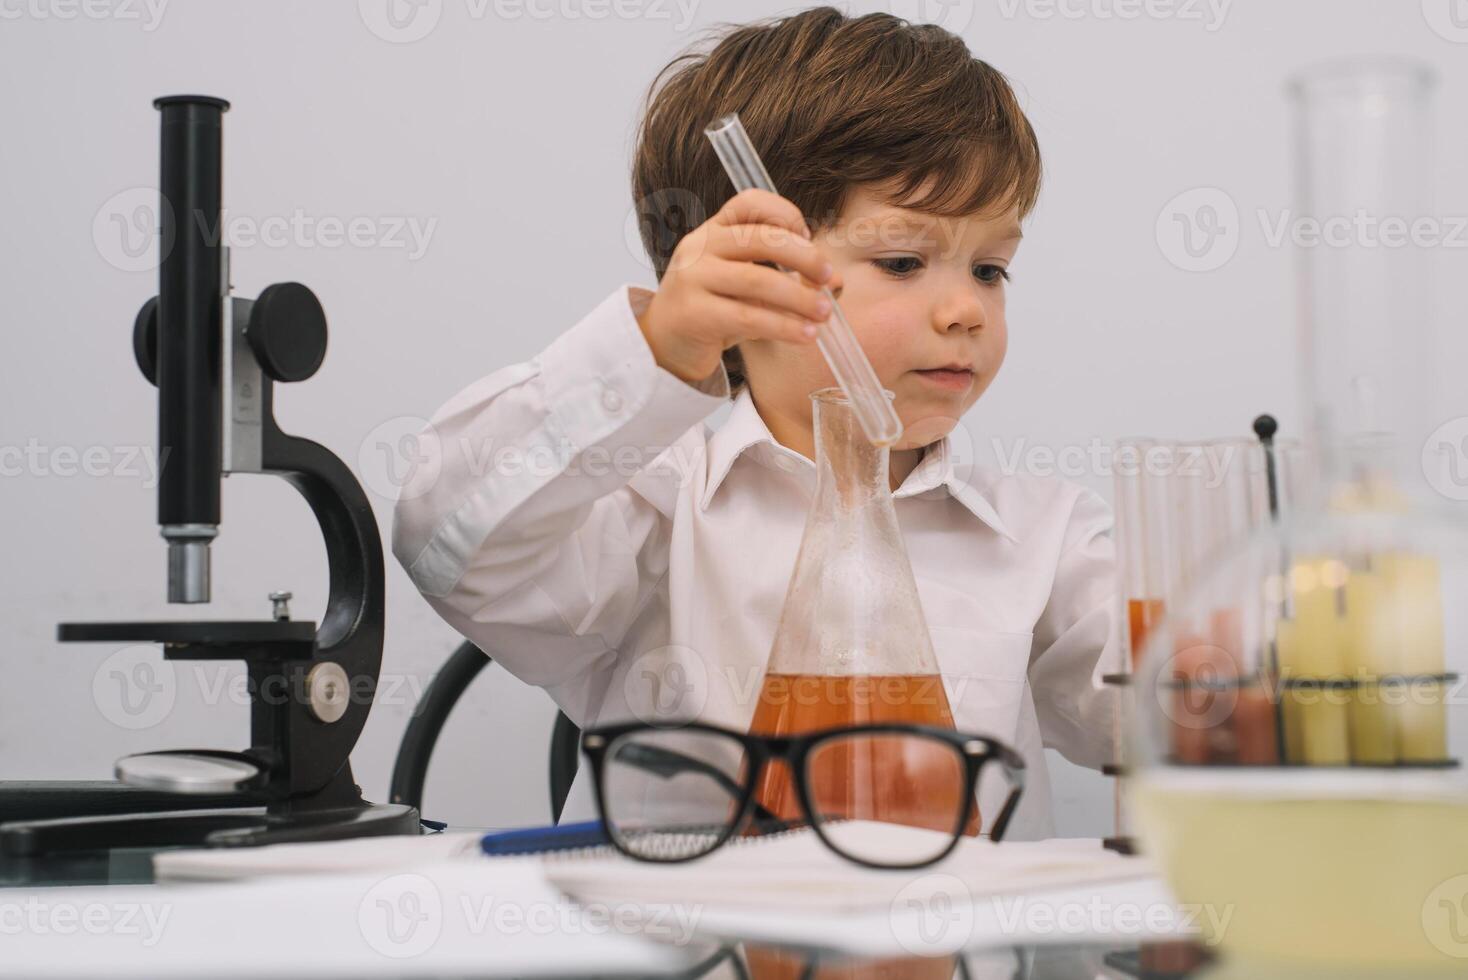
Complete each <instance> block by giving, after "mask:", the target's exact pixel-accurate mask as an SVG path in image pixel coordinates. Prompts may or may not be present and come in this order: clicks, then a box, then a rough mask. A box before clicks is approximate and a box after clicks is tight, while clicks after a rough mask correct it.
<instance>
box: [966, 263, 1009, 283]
mask: <svg viewBox="0 0 1468 980" xmlns="http://www.w3.org/2000/svg"><path fill="white" fill-rule="evenodd" d="M974 278H976V279H978V280H979V282H982V283H987V284H990V285H992V284H994V283H996V282H999V281H1001V280H1003V281H1004V282H1008V281H1009V270H1008V269H1006V268H1004V266H1002V265H976V266H974Z"/></svg>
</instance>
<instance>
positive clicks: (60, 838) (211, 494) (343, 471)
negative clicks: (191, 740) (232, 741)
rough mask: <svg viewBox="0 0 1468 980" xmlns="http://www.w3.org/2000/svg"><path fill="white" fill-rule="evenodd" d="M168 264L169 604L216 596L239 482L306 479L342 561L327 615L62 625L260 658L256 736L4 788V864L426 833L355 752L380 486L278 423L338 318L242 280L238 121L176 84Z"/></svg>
mask: <svg viewBox="0 0 1468 980" xmlns="http://www.w3.org/2000/svg"><path fill="white" fill-rule="evenodd" d="M154 107H155V108H157V109H158V110H159V111H160V112H161V114H162V154H161V179H160V184H159V192H160V198H161V200H160V205H161V206H160V209H159V215H160V222H161V228H160V233H161V236H162V237H161V240H160V254H161V256H162V262H161V265H160V268H159V282H158V295H157V296H155V297H153V298H152V299H150V300H148V301H147V303H145V304H144V305H143V308H142V310H141V311H140V312H139V313H138V315H137V318H136V321H135V323H134V327H133V353H134V356H135V358H136V360H137V364H138V367H139V368H140V369H141V370H142V372H143V374H144V376H146V377H147V379H148V380H149V381H150V382H152V383H153V384H154V385H156V386H157V388H158V446H159V450H160V459H162V460H164V461H165V462H164V465H163V467H162V471H161V473H160V483H159V486H158V523H159V525H160V526H161V530H162V536H163V538H164V540H165V541H166V543H167V549H168V601H169V602H173V603H206V602H208V601H209V600H210V544H211V541H212V539H213V538H214V537H215V535H216V534H217V533H218V531H219V525H220V483H221V480H222V478H223V477H224V476H226V475H230V474H236V473H268V474H273V475H276V476H279V477H282V478H284V479H285V480H286V481H287V482H289V483H290V484H291V485H292V486H294V487H295V488H296V489H297V490H299V491H300V492H301V495H302V496H304V497H305V498H306V502H307V503H308V504H309V505H310V507H311V510H312V512H313V513H314V514H315V516H316V520H317V522H318V523H319V525H320V527H321V533H322V536H323V537H324V539H325V543H326V554H327V561H328V565H329V569H330V589H329V596H328V600H327V606H326V611H325V614H324V615H323V616H322V620H321V624H320V626H319V627H318V626H317V625H316V624H315V623H311V622H307V621H302V620H292V619H290V618H289V611H288V607H287V606H286V603H285V599H287V598H288V596H287V595H284V594H277V595H273V596H272V598H273V599H275V600H276V602H275V609H274V615H273V618H271V619H268V620H260V621H238V622H229V621H203V620H201V621H192V622H186V621H159V622H117V623H63V624H61V626H60V627H59V629H58V639H60V640H61V641H64V642H102V643H160V644H162V647H163V656H164V657H165V658H168V659H171V660H216V661H217V660H243V661H244V662H245V664H246V670H247V677H248V681H249V684H248V689H249V691H250V694H251V704H250V746H249V748H247V749H244V750H243V751H240V752H222V751H215V750H195V751H187V750H184V751H163V752H149V753H143V754H139V755H132V756H127V757H124V758H122V759H120V760H118V762H117V765H116V770H115V772H116V777H117V782H115V783H109V782H94V783H67V782H35V783H10V784H0V821H5V822H3V823H0V862H4V861H7V860H10V861H22V862H23V861H26V860H28V859H35V858H38V857H40V856H44V855H49V854H58V853H67V852H76V851H97V850H104V849H109V848H119V847H159V846H169V845H191V846H211V847H223V846H243V845H258V844H267V843H283V842H293V841H311V840H329V839H335V838H346V837H366V836H376V835H387V834H417V833H420V832H421V826H422V825H421V824H420V821H419V816H418V811H417V810H416V809H414V808H413V807H409V806H402V805H396V804H372V803H368V802H366V801H364V800H363V799H362V794H361V790H360V789H359V787H358V786H357V784H356V782H355V780H354V779H353V776H352V768H351V764H350V762H349V756H350V754H351V751H352V747H353V746H354V745H355V744H356V742H357V738H358V736H359V735H360V734H361V731H362V727H363V725H364V724H365V723H366V720H367V714H368V712H369V711H370V710H371V707H372V700H373V696H374V692H375V690H376V686H377V678H378V672H379V670H380V667H381V662H382V646H383V618H384V612H385V597H384V579H385V573H384V568H383V552H382V540H381V537H380V536H379V534H378V530H377V523H376V521H375V519H374V518H373V514H372V509H371V507H370V505H369V504H368V501H367V497H366V495H365V494H364V493H363V491H362V487H361V485H360V484H359V483H358V482H357V480H356V479H355V477H353V475H352V473H351V471H350V470H349V469H348V468H347V466H346V465H345V464H344V463H343V462H342V461H341V460H340V459H339V458H338V457H337V456H335V455H333V454H332V453H331V452H329V451H328V450H327V449H326V448H324V447H323V446H320V445H318V444H317V443H314V442H311V441H310V440H308V439H302V438H299V437H297V436H291V435H287V434H286V433H284V432H282V431H281V430H280V428H279V426H277V425H276V422H275V418H274V413H273V405H272V400H273V393H274V385H275V384H276V383H277V382H296V381H304V380H306V379H307V378H309V377H311V376H312V375H313V374H315V373H316V370H317V369H318V368H319V367H320V366H321V362H322V360H323V358H324V357H325V354H326V316H325V313H324V312H323V311H322V308H321V304H320V303H319V302H318V301H317V299H316V297H315V295H314V294H312V292H311V291H310V290H309V289H307V288H306V287H305V286H303V285H301V284H299V283H294V282H288V283H277V284H275V285H272V286H269V287H267V288H266V289H264V290H263V291H261V293H260V295H259V297H258V298H256V299H254V300H248V299H241V298H237V297H234V296H232V295H231V288H230V282H229V249H228V248H227V247H226V245H225V243H224V240H223V235H222V226H221V218H222V129H223V117H224V113H225V112H226V111H227V110H228V109H229V103H227V102H225V101H224V100H222V99H217V98H211V97H208V96H197V95H177V96H169V97H166V98H160V99H158V100H156V101H155V102H154Z"/></svg>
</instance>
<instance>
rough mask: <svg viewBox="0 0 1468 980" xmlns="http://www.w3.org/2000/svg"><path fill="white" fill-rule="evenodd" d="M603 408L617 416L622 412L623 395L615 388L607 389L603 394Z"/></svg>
mask: <svg viewBox="0 0 1468 980" xmlns="http://www.w3.org/2000/svg"><path fill="white" fill-rule="evenodd" d="M601 407H602V408H604V409H606V410H607V411H608V412H611V413H612V414H613V415H616V414H617V413H618V412H620V411H621V410H622V395H621V394H620V393H619V392H618V391H617V389H615V388H607V389H606V390H604V391H603V392H602V393H601Z"/></svg>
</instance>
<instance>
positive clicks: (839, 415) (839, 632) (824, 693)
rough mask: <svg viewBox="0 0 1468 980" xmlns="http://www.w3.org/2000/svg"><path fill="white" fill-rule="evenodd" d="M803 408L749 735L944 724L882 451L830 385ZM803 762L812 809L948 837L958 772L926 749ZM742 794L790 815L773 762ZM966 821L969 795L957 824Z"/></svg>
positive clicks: (794, 811)
mask: <svg viewBox="0 0 1468 980" xmlns="http://www.w3.org/2000/svg"><path fill="white" fill-rule="evenodd" d="M887 397H889V398H890V397H891V395H890V393H889V394H888V395H887ZM811 403H812V410H813V425H814V430H815V447H816V448H815V457H816V458H815V464H816V487H815V495H814V498H813V500H812V502H811V508H810V513H809V515H808V516H807V518H806V524H805V531H804V533H803V535H802V537H801V541H800V550H799V552H798V554H797V555H796V559H795V569H794V572H793V573H792V574H791V577H790V586H789V588H788V590H787V591H786V593H785V605H784V607H783V608H782V610H781V612H780V622H779V626H778V628H777V629H776V632H775V640H774V643H773V645H772V647H771V650H770V660H769V664H768V666H767V667H766V669H765V677H764V682H763V685H762V687H761V689H760V698H759V703H758V705H757V706H756V708H755V712H754V718H753V720H752V721H751V722H750V731H753V732H757V733H759V734H762V735H793V734H800V733H804V732H810V731H816V730H819V729H824V728H832V727H836V726H843V725H861V724H877V723H882V722H902V723H916V724H925V725H934V726H939V727H943V728H949V729H952V728H953V727H954V726H953V712H952V710H951V708H950V706H949V703H948V694H947V692H946V691H945V690H944V687H943V681H942V677H941V676H940V674H939V671H938V658H937V656H936V655H935V654H934V652H933V646H932V640H931V637H930V635H929V633H928V625H927V622H926V620H925V619H924V618H923V610H922V606H921V604H920V603H919V600H918V591H917V583H916V582H915V581H914V579H913V575H912V566H911V565H910V564H909V563H908V558H907V549H906V548H905V547H904V546H903V543H902V532H901V529H900V528H899V527H898V524H897V512H896V509H895V508H894V506H893V502H892V489H891V486H890V483H889V479H890V477H889V469H888V467H889V449H888V447H886V446H876V445H873V444H872V442H871V441H869V440H868V439H867V438H866V437H865V435H864V433H863V432H862V429H861V426H860V424H859V422H858V420H857V417H856V413H855V412H854V411H853V409H852V406H851V402H850V400H849V399H847V397H846V396H845V395H844V394H843V393H842V391H841V390H840V389H839V388H824V389H821V390H820V391H816V392H813V393H812V394H811ZM808 769H809V771H808V772H807V773H806V781H807V783H808V785H809V786H810V789H811V793H812V797H813V800H812V802H813V803H814V805H815V807H816V809H817V810H818V812H820V813H821V814H822V815H823V816H828V817H832V818H845V819H862V820H878V821H885V822H888V823H899V824H905V825H908V826H914V827H927V828H930V829H933V830H942V831H945V832H948V833H952V832H953V829H954V827H955V826H956V825H957V822H958V816H959V813H960V812H961V809H960V808H961V806H962V802H963V801H962V800H961V799H959V798H958V797H957V788H958V787H961V785H962V773H961V772H960V771H958V769H957V767H956V763H955V761H954V758H953V754H952V753H951V752H943V751H941V750H940V749H939V748H938V747H937V746H936V745H935V746H933V747H926V746H925V745H924V743H922V742H921V741H920V740H912V739H900V738H869V739H864V740H860V741H859V744H858V743H857V742H853V743H852V744H850V745H847V746H844V747H843V748H842V749H841V750H840V751H833V752H827V753H823V754H822V755H821V756H819V757H817V758H813V759H812V760H811V762H810V763H809V766H808ZM755 794H756V796H755V798H756V800H757V801H758V802H760V803H761V804H762V805H763V806H764V807H765V808H766V809H768V810H770V811H771V812H772V813H773V814H775V815H776V816H777V817H780V818H781V819H792V818H798V817H799V816H800V805H799V801H798V800H797V798H796V796H795V789H794V783H793V782H792V780H791V778H790V773H789V772H788V771H786V770H785V768H784V767H783V766H771V767H770V768H768V769H767V770H766V772H765V775H764V777H763V778H762V780H761V782H760V785H759V786H757V787H756V789H755ZM978 828H979V817H978V808H977V804H975V805H974V806H973V808H972V811H971V815H970V817H969V819H968V821H967V822H966V824H965V827H964V832H965V833H968V834H977V833H978Z"/></svg>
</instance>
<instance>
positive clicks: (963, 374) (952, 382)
mask: <svg viewBox="0 0 1468 980" xmlns="http://www.w3.org/2000/svg"><path fill="white" fill-rule="evenodd" d="M913 374H916V375H918V376H919V377H921V378H924V379H926V380H927V381H929V382H930V383H932V384H935V385H937V386H938V387H940V388H944V389H946V390H948V391H965V390H967V388H968V386H969V385H971V384H973V383H974V370H973V368H969V367H963V366H961V365H957V364H950V365H945V366H944V367H940V368H928V369H926V370H922V371H914V372H913Z"/></svg>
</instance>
